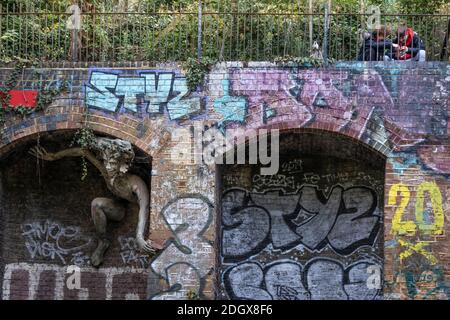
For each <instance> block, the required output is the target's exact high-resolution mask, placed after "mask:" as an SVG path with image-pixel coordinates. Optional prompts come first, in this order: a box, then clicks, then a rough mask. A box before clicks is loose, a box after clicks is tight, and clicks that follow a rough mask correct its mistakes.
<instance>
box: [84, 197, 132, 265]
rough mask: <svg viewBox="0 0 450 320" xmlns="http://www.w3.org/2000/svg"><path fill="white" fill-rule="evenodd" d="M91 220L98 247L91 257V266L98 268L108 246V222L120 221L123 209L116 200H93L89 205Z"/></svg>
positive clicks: (123, 212)
mask: <svg viewBox="0 0 450 320" xmlns="http://www.w3.org/2000/svg"><path fill="white" fill-rule="evenodd" d="M91 214H92V220H93V221H94V225H95V230H96V232H97V236H98V245H97V248H96V249H95V251H94V253H93V254H92V256H91V264H92V265H93V266H94V267H98V266H99V265H100V264H102V262H103V256H104V254H105V252H106V250H107V249H108V247H109V245H110V241H109V240H108V238H107V236H106V225H107V221H108V220H113V221H120V220H122V219H123V217H124V216H125V207H124V206H123V204H122V203H121V202H119V201H117V200H113V199H108V198H95V199H94V200H93V201H92V203H91Z"/></svg>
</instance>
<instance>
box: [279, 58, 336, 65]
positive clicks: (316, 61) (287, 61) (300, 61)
mask: <svg viewBox="0 0 450 320" xmlns="http://www.w3.org/2000/svg"><path fill="white" fill-rule="evenodd" d="M275 62H277V63H278V64H282V65H284V66H286V65H294V66H298V67H303V68H320V67H323V66H324V65H325V61H324V60H323V59H320V58H315V57H292V56H284V57H278V58H276V59H275ZM334 62H335V61H334V60H333V59H328V61H327V63H328V64H332V63H334Z"/></svg>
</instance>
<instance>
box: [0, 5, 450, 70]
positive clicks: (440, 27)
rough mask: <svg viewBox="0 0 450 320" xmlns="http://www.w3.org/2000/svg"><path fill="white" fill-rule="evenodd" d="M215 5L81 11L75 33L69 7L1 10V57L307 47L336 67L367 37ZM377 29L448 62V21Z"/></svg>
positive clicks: (298, 50)
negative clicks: (410, 34)
mask: <svg viewBox="0 0 450 320" xmlns="http://www.w3.org/2000/svg"><path fill="white" fill-rule="evenodd" d="M232 2H233V1H231V2H230V1H224V3H225V4H223V5H222V6H221V1H218V2H217V3H215V5H214V6H213V7H211V6H208V4H202V2H201V1H199V2H198V5H197V3H195V6H188V7H179V8H170V7H166V8H164V10H162V9H161V7H156V5H153V6H152V5H150V4H149V3H148V2H147V4H146V5H145V6H144V5H140V4H139V3H140V2H137V5H136V6H135V7H133V8H132V9H133V10H128V11H122V12H121V11H118V10H119V9H118V8H117V7H113V6H110V7H108V6H103V7H102V8H100V9H98V8H97V9H95V10H94V9H93V8H89V7H86V8H83V7H82V8H81V29H80V30H79V31H78V30H71V29H69V28H68V25H67V21H68V20H69V19H72V18H73V15H74V13H73V12H70V11H68V10H67V7H63V6H57V5H55V4H53V5H45V6H43V7H42V6H41V7H39V8H36V7H30V6H17V5H8V4H7V5H2V4H0V58H3V59H5V58H8V57H14V56H16V57H23V58H38V59H39V60H41V61H155V62H164V61H185V60H186V59H187V58H189V57H200V56H207V57H210V58H212V59H215V60H228V61H237V60H243V61H250V60H252V61H271V60H274V59H276V58H278V57H286V56H289V57H307V56H310V54H311V49H312V48H311V47H312V44H313V42H317V43H318V44H319V46H320V48H321V49H320V50H321V51H322V53H323V54H324V55H325V56H327V57H329V58H331V59H334V60H346V61H348V60H356V58H357V55H358V51H359V49H360V46H361V44H362V41H363V40H362V34H363V32H365V31H368V30H367V26H366V21H367V19H369V18H370V15H369V14H365V13H334V12H333V11H332V12H331V13H328V11H327V10H322V11H321V12H318V13H317V12H315V13H312V14H311V13H308V12H305V10H301V8H299V9H298V10H293V11H291V12H273V11H270V10H264V9H263V8H253V7H252V6H251V5H250V7H247V8H240V7H239V6H238V7H233V6H232ZM380 22H381V24H383V25H388V26H390V27H392V28H394V29H395V28H396V26H397V25H400V24H407V25H408V26H409V27H412V28H413V30H415V31H416V32H417V33H418V34H419V35H420V37H421V38H422V39H423V40H424V41H425V44H426V48H427V60H429V61H449V53H448V42H449V39H448V38H449V37H448V34H449V28H450V14H439V15H438V14H435V15H425V14H422V15H419V14H417V15H410V14H409V15H407V14H382V15H381V19H380Z"/></svg>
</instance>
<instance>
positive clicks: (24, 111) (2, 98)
mask: <svg viewBox="0 0 450 320" xmlns="http://www.w3.org/2000/svg"><path fill="white" fill-rule="evenodd" d="M36 63H37V62H36V61H35V60H26V59H21V58H17V57H15V58H14V60H13V62H11V64H13V66H14V67H13V70H12V72H11V73H10V75H9V76H8V78H7V79H6V80H5V82H4V84H3V85H2V86H0V124H3V123H4V122H5V117H6V114H8V113H11V112H14V113H16V114H18V115H20V116H22V117H24V116H25V115H28V114H31V113H33V112H38V111H41V110H44V109H45V108H46V107H47V106H48V105H49V104H50V103H52V101H53V100H54V98H55V97H56V96H58V95H59V94H61V92H64V91H65V90H66V89H67V82H66V81H65V80H63V81H62V83H61V85H60V86H59V87H58V88H51V89H48V90H47V89H43V88H40V89H39V91H38V95H37V101H36V107H34V108H30V107H26V106H14V107H12V106H11V105H10V104H9V102H10V99H11V96H10V95H9V91H11V90H13V89H14V88H15V87H16V86H17V83H18V81H19V78H20V76H21V75H22V74H23V72H24V69H25V68H30V69H31V72H34V67H35V65H36Z"/></svg>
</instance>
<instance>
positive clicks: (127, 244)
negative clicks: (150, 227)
mask: <svg viewBox="0 0 450 320" xmlns="http://www.w3.org/2000/svg"><path fill="white" fill-rule="evenodd" d="M118 241H119V244H120V256H121V257H122V261H123V263H124V264H126V265H131V266H136V267H138V268H143V269H145V268H148V266H149V264H150V258H149V257H148V255H144V254H141V253H139V248H138V245H137V243H136V238H134V237H119V238H118Z"/></svg>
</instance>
